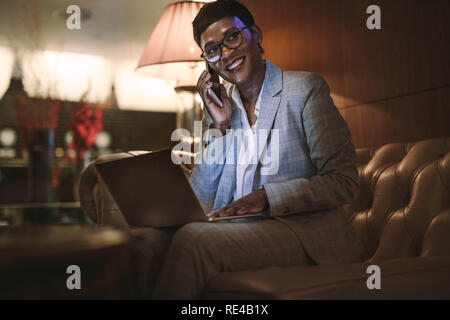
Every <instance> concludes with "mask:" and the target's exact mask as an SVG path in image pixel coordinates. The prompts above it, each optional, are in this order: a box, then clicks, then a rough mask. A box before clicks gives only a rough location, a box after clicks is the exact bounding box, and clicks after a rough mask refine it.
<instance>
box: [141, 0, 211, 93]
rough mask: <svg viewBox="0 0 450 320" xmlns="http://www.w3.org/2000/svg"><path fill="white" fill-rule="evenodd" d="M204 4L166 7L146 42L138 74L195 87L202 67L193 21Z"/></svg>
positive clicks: (178, 3)
mask: <svg viewBox="0 0 450 320" xmlns="http://www.w3.org/2000/svg"><path fill="white" fill-rule="evenodd" d="M203 5H204V2H198V1H182V2H175V3H172V4H170V5H168V6H167V7H166V9H165V10H164V13H163V15H162V16H161V19H160V20H159V22H158V24H157V25H156V27H155V29H154V30H153V33H152V35H151V36H150V39H149V40H148V42H147V45H146V47H145V50H144V53H143V54H142V56H141V59H140V60H139V63H138V66H137V68H136V72H137V73H138V74H139V75H142V76H146V77H151V78H162V79H166V80H177V85H178V86H189V85H195V83H196V82H197V79H198V76H199V74H200V72H201V70H202V69H204V67H203V68H202V67H201V64H199V62H200V61H201V60H202V59H201V58H200V54H201V51H200V48H199V47H198V46H197V44H196V43H195V41H194V36H193V33H192V21H193V20H194V19H195V16H196V15H197V13H198V11H199V10H200V8H201V7H202V6H203Z"/></svg>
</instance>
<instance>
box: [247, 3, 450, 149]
mask: <svg viewBox="0 0 450 320" xmlns="http://www.w3.org/2000/svg"><path fill="white" fill-rule="evenodd" d="M242 2H243V3H244V4H246V5H247V6H248V8H249V9H250V10H251V11H252V13H253V14H254V16H255V20H256V22H257V24H259V25H260V26H261V28H262V30H263V33H264V39H263V47H264V49H265V56H266V57H267V58H268V59H269V60H271V61H272V62H274V63H275V64H276V65H278V66H280V67H282V68H284V69H287V70H304V71H316V72H319V73H320V74H322V75H323V76H324V78H325V80H327V82H328V84H329V85H330V89H331V95H332V97H333V99H334V101H335V104H336V106H337V107H338V108H339V109H340V111H341V113H342V115H343V116H344V118H345V119H346V121H347V122H348V123H349V127H350V129H351V131H352V135H353V139H354V143H355V145H356V146H357V147H370V146H379V145H381V144H384V143H389V142H394V141H415V140H420V139H426V138H429V137H439V136H445V135H447V136H450V132H449V125H448V124H447V123H450V121H449V120H450V117H449V109H450V103H449V99H450V98H449V97H450V93H449V92H448V90H446V88H448V87H449V85H450V59H449V57H450V41H449V39H450V24H449V22H448V17H447V15H448V12H450V1H448V0H433V1H423V0H396V1H391V0H379V1H377V2H376V4H377V5H379V6H380V8H381V27H382V29H381V30H368V29H367V27H366V20H367V17H368V15H367V14H366V9H367V7H368V6H369V5H371V4H373V2H372V1H369V0H340V1H326V0H314V1H312V0H298V1H294V0H284V1H283V0H280V1H277V2H276V3H275V2H273V1H269V0H242Z"/></svg>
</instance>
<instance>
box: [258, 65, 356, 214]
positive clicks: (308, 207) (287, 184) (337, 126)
mask: <svg viewBox="0 0 450 320" xmlns="http://www.w3.org/2000/svg"><path fill="white" fill-rule="evenodd" d="M306 88H307V90H306V98H305V103H304V107H303V109H301V110H302V112H301V115H300V116H301V119H302V123H303V129H304V132H305V135H306V140H307V145H308V148H309V152H310V158H311V160H312V162H313V164H314V165H315V167H316V169H317V171H316V172H317V174H316V175H314V176H311V177H309V178H308V179H306V178H295V179H292V180H288V181H284V182H277V183H267V184H265V185H264V188H265V190H266V193H267V198H268V201H269V205H270V215H271V216H282V215H289V214H294V213H301V212H307V211H316V210H326V209H331V208H335V207H338V206H341V205H343V204H345V203H348V202H351V201H352V200H354V199H355V198H356V196H357V193H358V190H359V182H358V171H357V168H356V153H355V149H354V147H353V144H352V142H351V135H350V131H349V129H348V127H347V124H346V122H345V120H344V119H343V118H342V117H341V115H340V113H339V111H338V110H337V108H336V107H335V105H334V103H333V100H332V99H331V97H330V90H329V88H328V85H327V83H326V82H325V80H324V79H323V78H322V77H321V76H320V75H319V74H317V73H312V74H311V75H310V76H309V81H308V82H307V87H306Z"/></svg>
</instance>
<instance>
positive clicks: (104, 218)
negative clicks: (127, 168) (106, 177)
mask: <svg viewBox="0 0 450 320" xmlns="http://www.w3.org/2000/svg"><path fill="white" fill-rule="evenodd" d="M146 152H147V151H130V152H123V153H114V154H110V155H106V156H103V157H100V158H98V159H97V160H95V161H93V162H91V163H90V164H89V165H88V166H87V167H86V168H84V169H83V171H82V172H81V176H80V185H79V189H78V192H79V197H80V204H81V208H82V210H83V212H84V214H85V215H86V216H87V217H88V218H90V219H91V220H92V221H94V222H95V223H97V224H98V225H107V226H114V227H118V228H121V229H130V226H129V225H128V223H127V222H126V220H125V218H124V217H123V215H122V213H121V212H120V209H119V207H118V206H117V203H116V202H115V201H114V199H113V197H112V195H111V193H110V192H109V191H108V188H107V187H106V185H105V183H104V182H103V179H102V177H101V176H100V174H99V173H98V171H97V168H96V167H95V166H96V165H97V164H99V163H105V162H110V161H114V160H118V159H123V158H128V157H133V156H136V155H139V154H143V153H146Z"/></svg>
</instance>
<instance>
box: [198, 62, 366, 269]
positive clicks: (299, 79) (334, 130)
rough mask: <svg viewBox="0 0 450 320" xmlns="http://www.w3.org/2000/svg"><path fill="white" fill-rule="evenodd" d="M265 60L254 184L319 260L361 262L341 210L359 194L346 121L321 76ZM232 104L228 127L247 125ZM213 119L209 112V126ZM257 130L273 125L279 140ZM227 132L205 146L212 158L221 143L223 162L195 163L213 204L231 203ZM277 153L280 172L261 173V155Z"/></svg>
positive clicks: (232, 157) (233, 150) (232, 153)
mask: <svg viewBox="0 0 450 320" xmlns="http://www.w3.org/2000/svg"><path fill="white" fill-rule="evenodd" d="M265 63H266V73H265V79H264V89H263V92H262V101H261V109H260V113H259V118H258V124H257V129H258V130H257V136H258V152H257V154H258V159H259V160H260V162H258V163H257V164H255V165H257V166H258V167H257V170H256V173H255V176H254V184H253V189H254V190H255V189H260V188H263V187H264V188H265V190H266V193H267V198H268V201H269V205H270V211H269V212H270V216H271V217H273V218H275V219H277V220H279V221H280V222H282V223H284V224H285V225H286V226H288V227H289V228H290V229H291V230H292V231H294V232H295V234H296V235H297V237H298V238H299V240H300V241H301V242H302V244H303V246H304V248H305V249H306V251H307V252H308V253H309V255H310V256H311V257H312V258H313V259H314V260H315V261H316V262H317V263H319V264H323V263H335V262H348V261H355V260H358V259H359V257H360V254H361V253H362V250H363V248H362V246H361V243H360V242H359V240H358V239H357V237H356V236H355V233H354V230H353V228H352V225H351V222H350V221H349V218H348V216H347V215H346V213H345V212H344V210H343V208H342V205H343V204H345V203H348V202H350V201H352V200H353V199H354V198H355V197H356V195H357V192H358V172H357V169H356V155H355V150H354V147H353V145H352V143H351V140H350V138H351V137H350V132H349V130H348V127H347V124H346V123H345V121H344V120H343V119H342V117H341V115H340V114H339V112H338V110H337V108H336V107H335V106H334V103H333V100H332V99H331V97H330V91H329V88H328V85H327V83H326V82H325V80H324V79H323V78H322V77H321V76H320V75H319V74H317V73H309V72H298V71H285V70H281V69H280V68H278V67H276V66H275V65H273V64H272V63H270V62H269V61H267V60H266V61H265ZM232 90H235V86H234V85H229V86H227V92H228V95H229V97H231V95H232ZM232 105H233V112H232V125H231V127H232V128H233V129H239V128H242V123H241V115H240V112H241V111H240V109H238V108H237V107H236V104H235V103H234V102H233V101H232ZM211 122H212V120H211V118H210V117H209V115H208V114H207V112H205V119H204V127H205V128H208V127H209V125H210V123H211ZM259 129H266V130H271V129H276V130H277V134H278V139H275V137H276V135H275V134H274V133H273V132H271V133H270V134H268V135H267V134H263V133H261V134H260V133H259ZM265 132H268V131H265ZM230 136H232V133H228V134H226V135H225V136H223V137H220V138H215V139H211V142H210V143H209V144H208V146H207V147H206V152H207V156H213V155H215V156H216V154H215V153H216V152H217V150H219V148H216V147H217V145H220V144H218V143H222V145H223V148H222V149H221V150H222V151H223V154H222V155H220V154H219V153H218V154H219V157H220V156H221V157H223V163H218V164H205V163H202V164H197V165H196V166H195V168H194V171H193V174H192V176H191V185H192V187H193V189H194V191H195V193H196V195H197V196H198V198H199V200H200V201H202V202H204V203H214V209H218V208H221V207H223V206H225V205H227V204H229V203H230V202H232V201H233V200H234V199H233V194H234V190H235V187H236V162H237V154H238V148H239V144H237V143H234V144H232V143H230V142H231V141H232V140H233V139H232V138H230ZM276 140H278V141H276ZM260 142H261V143H260ZM215 144H216V145H215ZM275 144H276V145H275ZM277 146H278V150H276V148H275V147H277ZM273 150H275V153H274V151H273ZM272 153H274V154H272ZM276 153H278V155H279V157H278V159H279V169H278V172H277V173H276V174H271V175H267V174H261V173H262V170H263V168H265V167H266V166H267V162H266V161H264V160H267V159H275V158H276V157H275V156H276ZM264 163H266V165H263V164H264Z"/></svg>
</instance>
